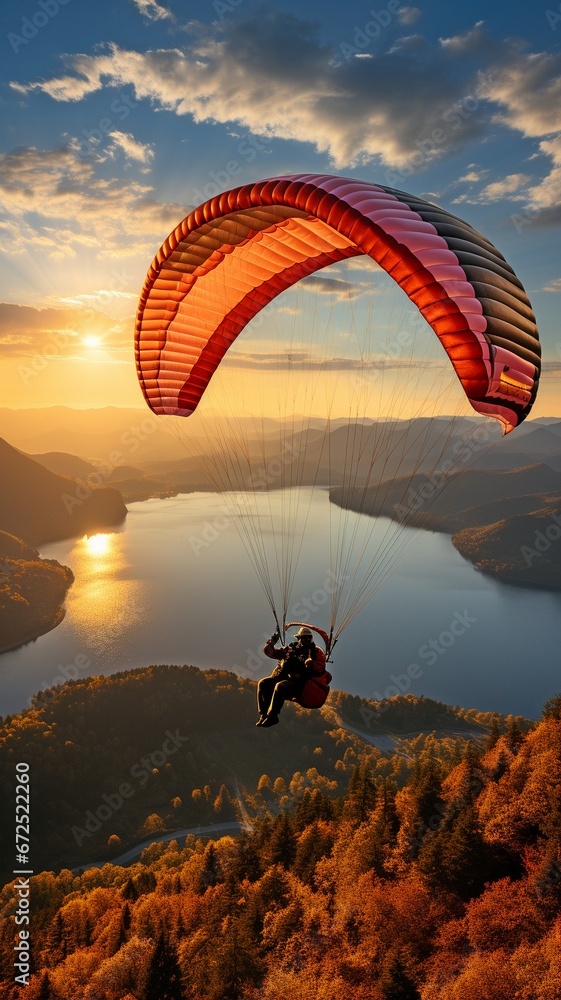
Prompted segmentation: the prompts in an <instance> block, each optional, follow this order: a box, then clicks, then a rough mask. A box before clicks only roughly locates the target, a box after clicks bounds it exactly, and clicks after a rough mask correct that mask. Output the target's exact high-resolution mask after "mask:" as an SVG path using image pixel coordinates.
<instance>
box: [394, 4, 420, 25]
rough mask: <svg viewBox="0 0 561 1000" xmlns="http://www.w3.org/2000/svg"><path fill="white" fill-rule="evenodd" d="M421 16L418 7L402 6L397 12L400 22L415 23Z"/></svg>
mask: <svg viewBox="0 0 561 1000" xmlns="http://www.w3.org/2000/svg"><path fill="white" fill-rule="evenodd" d="M420 16H421V11H420V10H419V8H418V7H401V8H400V10H398V12H397V19H398V21H399V23H400V24H415V23H416V21H418V20H419V18H420Z"/></svg>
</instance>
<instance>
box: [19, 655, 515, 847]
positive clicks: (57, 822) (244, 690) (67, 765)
mask: <svg viewBox="0 0 561 1000" xmlns="http://www.w3.org/2000/svg"><path fill="white" fill-rule="evenodd" d="M255 720H256V709H255V683H254V682H253V681H250V680H248V679H244V678H241V677H238V675H237V674H233V673H229V672H227V671H216V670H214V671H213V670H211V671H201V670H197V669H196V668H195V667H176V666H158V667H149V668H145V669H141V670H132V671H127V672H125V673H118V674H112V675H111V676H109V677H103V676H94V677H87V678H84V679H81V680H76V681H70V682H69V683H67V684H65V685H64V686H62V687H59V688H53V689H51V690H49V691H46V692H40V693H39V694H38V695H37V697H36V699H35V701H34V704H33V707H32V708H31V709H30V710H28V711H26V712H23V713H22V714H21V715H15V716H12V717H10V718H8V719H6V720H5V721H4V724H3V726H2V727H1V730H0V744H1V746H2V755H1V756H2V760H3V761H4V762H5V764H4V765H3V766H4V767H5V768H7V770H6V771H5V773H4V778H3V779H2V780H3V781H5V782H9V780H10V777H9V769H10V767H11V763H10V762H11V761H13V759H18V760H19V759H25V760H26V761H27V762H28V763H29V764H30V767H31V768H32V770H33V774H34V831H35V834H34V836H35V844H36V846H35V848H34V851H35V857H34V864H35V866H36V867H38V866H40V867H53V866H54V867H56V866H57V865H58V866H60V865H67V866H69V867H73V866H75V865H77V864H79V863H80V862H83V863H87V862H88V861H90V860H92V859H95V858H99V857H103V856H104V855H105V856H107V840H108V837H109V836H110V835H111V834H115V835H117V836H118V837H119V838H120V843H121V849H123V850H124V849H125V848H126V847H127V846H132V845H134V844H135V843H137V842H138V841H141V840H143V839H145V837H146V831H145V827H146V823H147V822H148V819H149V817H150V816H153V815H154V814H157V815H158V817H159V820H158V824H159V829H163V830H166V829H168V830H174V829H180V828H182V827H190V826H194V825H195V824H199V823H203V824H207V823H209V822H212V821H213V819H214V820H215V819H216V816H217V815H218V816H219V817H220V818H221V819H224V818H226V819H233V818H235V811H233V806H232V802H231V801H229V799H228V796H230V797H231V799H235V798H237V797H238V796H239V795H241V797H242V798H243V800H244V801H245V805H246V808H247V809H249V810H250V811H251V812H252V813H254V814H255V810H257V812H259V808H258V807H257V806H256V804H255V794H256V791H257V787H258V784H259V780H260V777H261V776H262V774H263V773H264V772H266V773H268V774H269V775H271V776H272V778H273V781H274V779H275V778H277V777H279V778H281V779H282V785H281V787H288V785H289V783H290V781H291V780H292V777H293V775H294V774H295V773H296V772H302V771H307V770H309V769H310V768H313V767H316V768H319V769H320V770H321V774H322V775H323V779H322V781H323V782H324V783H325V782H327V783H329V782H336V783H337V784H336V786H334V787H337V788H340V787H343V788H344V787H346V781H347V778H348V774H349V773H350V772H349V769H348V762H349V759H352V758H353V756H354V755H355V754H356V751H357V749H358V748H364V747H365V746H369V745H370V740H372V738H374V739H375V738H376V736H377V735H382V734H387V733H393V734H394V741H393V745H394V746H396V747H397V748H398V750H399V752H398V753H397V756H396V762H397V767H398V769H402V768H403V763H404V760H405V759H406V758H405V757H404V756H403V755H404V754H406V753H407V752H408V751H407V746H408V745H409V744H408V741H409V740H410V739H413V738H414V737H415V735H416V734H418V733H419V732H425V733H426V732H431V731H433V730H438V732H439V733H440V734H441V736H442V739H443V740H444V742H445V743H446V739H447V734H448V737H449V740H450V746H449V748H448V751H447V752H450V753H452V754H454V753H455V752H456V748H457V744H458V741H460V743H463V742H465V741H466V740H469V739H473V738H474V737H475V738H484V737H485V736H486V734H487V731H488V728H489V727H490V726H491V724H496V723H497V722H499V723H500V724H501V725H502V726H503V728H504V727H505V726H506V723H505V722H504V720H503V719H501V717H500V716H494V715H492V714H491V715H480V716H476V717H473V716H472V717H470V718H466V717H464V715H463V714H462V713H461V712H460V711H459V710H457V709H452V708H450V707H448V706H446V705H442V704H440V703H439V702H434V701H430V700H428V699H424V698H414V697H413V696H410V697H396V698H390V699H388V700H386V702H383V703H374V702H371V701H368V700H366V699H360V698H358V697H352V696H350V695H346V694H344V693H343V692H333V693H332V695H331V697H330V699H329V701H328V704H327V706H326V708H325V709H324V710H322V711H317V712H311V713H310V712H306V711H304V710H303V709H300V708H298V707H297V706H294V705H288V706H286V707H285V709H284V711H283V718H282V725H281V726H279V727H278V729H277V730H275V732H271V733H266V732H263V733H262V732H261V730H259V729H256V727H255ZM519 723H520V724H525V723H523V720H519ZM347 725H348V726H349V729H346V728H345V727H346V726H347ZM357 729H358V731H359V733H360V732H362V733H363V736H362V737H361V736H360V735H357ZM265 735H266V736H267V738H266V739H263V737H264V736H265ZM402 741H404V742H403V744H402ZM47 750H48V752H46V751H47ZM372 752H376V753H377V754H378V755H379V757H380V758H381V757H382V756H383V755H382V753H381V752H380V751H379V750H377V751H375V749H374V747H372ZM442 752H443V753H444V751H442ZM345 754H346V763H345V761H344V758H345ZM341 761H343V763H341ZM338 762H339V763H338ZM400 762H401V763H400ZM123 782H127V783H129V784H130V785H131V787H132V789H133V790H134V795H131V797H130V802H129V801H127V803H126V808H120V807H119V808H115V809H111V810H110V815H109V823H108V824H107V823H106V822H105V821H104V822H102V823H98V824H96V823H95V821H93V823H92V828H91V830H89V832H85V833H83V834H82V835H81V834H76V831H77V830H80V829H81V830H82V831H84V830H85V829H86V827H85V823H86V822H87V819H88V814H89V813H92V814H93V815H94V816H95V815H96V811H97V810H98V809H99V807H100V806H101V807H102V812H103V806H104V804H105V805H106V806H107V804H108V803H107V796H109V797H111V794H112V793H113V790H114V789H119V786H120V785H121V784H122V783H123ZM223 785H224V786H225V789H226V790H227V794H226V792H224V793H223V800H224V801H223V806H222V807H221V808H220V809H219V810H218V811H216V810H215V809H214V803H215V800H216V797H217V796H218V795H219V794H220V789H221V787H222V786H223ZM205 788H206V789H207V791H206V792H205V791H204V789H205ZM197 789H198V790H199V794H194V793H195V791H196V790H197ZM201 790H203V791H202V792H201ZM271 794H272V793H271ZM175 798H177V799H178V800H179V802H178V803H175V804H173V800H174V799H175ZM272 799H273V800H274V799H275V796H274V795H272ZM113 801H116V800H115V799H114V800H113ZM9 822H10V821H9V817H8V816H6V817H5V823H7V824H8V826H7V828H5V832H4V847H6V844H7V843H8V842H9V838H10V837H11V836H12V832H11V827H10V825H9ZM5 856H6V855H5Z"/></svg>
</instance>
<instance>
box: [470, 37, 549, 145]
mask: <svg viewBox="0 0 561 1000" xmlns="http://www.w3.org/2000/svg"><path fill="white" fill-rule="evenodd" d="M479 93H480V94H481V96H482V97H484V98H486V99H487V100H489V101H492V102H493V103H494V104H496V105H498V106H499V109H500V110H499V111H497V112H496V114H495V116H494V118H495V121H497V122H500V123H501V124H503V125H508V126H509V127H510V128H513V129H516V130H517V131H518V132H521V133H522V135H525V136H529V137H536V136H538V137H541V136H547V135H551V134H552V133H554V132H559V131H561V52H555V53H549V52H531V53H525V54H523V53H520V52H519V53H518V56H517V58H512V59H510V60H509V61H507V62H505V61H504V60H503V61H502V63H499V65H498V66H495V67H492V68H491V69H489V70H487V71H480V73H479Z"/></svg>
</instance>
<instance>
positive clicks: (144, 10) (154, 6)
mask: <svg viewBox="0 0 561 1000" xmlns="http://www.w3.org/2000/svg"><path fill="white" fill-rule="evenodd" d="M133 3H134V5H135V7H136V8H137V10H138V11H139V12H140V13H141V14H142V15H143V17H146V18H147V19H148V20H149V21H161V20H163V19H164V18H173V14H172V12H171V11H170V10H168V9H167V7H162V5H161V4H159V3H157V0H133Z"/></svg>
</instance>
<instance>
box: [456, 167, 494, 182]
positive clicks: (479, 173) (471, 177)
mask: <svg viewBox="0 0 561 1000" xmlns="http://www.w3.org/2000/svg"><path fill="white" fill-rule="evenodd" d="M488 173H489V171H488V170H468V172H467V174H464V175H463V177H459V178H458V180H457V182H456V183H457V184H476V183H477V182H478V181H481V180H483V178H484V177H486V176H487V174H488Z"/></svg>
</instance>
